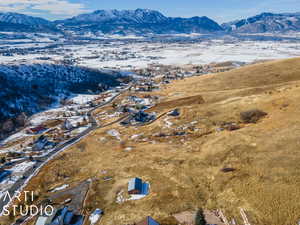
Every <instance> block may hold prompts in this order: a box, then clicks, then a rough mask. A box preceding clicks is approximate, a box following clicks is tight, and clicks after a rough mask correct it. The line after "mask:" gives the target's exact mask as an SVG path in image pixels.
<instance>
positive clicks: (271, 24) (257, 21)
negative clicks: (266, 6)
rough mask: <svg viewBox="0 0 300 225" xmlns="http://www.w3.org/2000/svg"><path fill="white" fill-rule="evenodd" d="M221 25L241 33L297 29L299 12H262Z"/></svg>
mask: <svg viewBox="0 0 300 225" xmlns="http://www.w3.org/2000/svg"><path fill="white" fill-rule="evenodd" d="M222 27H223V28H224V29H225V30H227V31H234V32H241V33H264V32H285V31H299V30H300V13H271V12H263V13H261V14H258V15H256V16H253V17H249V18H247V19H242V20H237V21H233V22H229V23H224V24H222Z"/></svg>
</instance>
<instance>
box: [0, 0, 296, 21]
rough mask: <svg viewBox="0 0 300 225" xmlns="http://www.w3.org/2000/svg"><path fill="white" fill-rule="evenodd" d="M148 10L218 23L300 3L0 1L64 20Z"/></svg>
mask: <svg viewBox="0 0 300 225" xmlns="http://www.w3.org/2000/svg"><path fill="white" fill-rule="evenodd" d="M136 8H148V9H155V10H159V11H161V12H162V13H163V14H165V15H166V16H181V17H192V16H208V17H210V18H212V19H214V20H216V21H217V22H219V23H221V22H227V21H231V20H234V19H240V18H245V17H249V16H253V15H256V14H258V13H261V12H300V0H109V1H108V0H105V1H104V0H0V11H13V12H19V13H26V14H30V15H33V16H40V17H44V18H47V19H51V20H54V19H63V18H67V17H71V16H74V15H77V14H80V13H87V12H91V11H94V10H97V9H136Z"/></svg>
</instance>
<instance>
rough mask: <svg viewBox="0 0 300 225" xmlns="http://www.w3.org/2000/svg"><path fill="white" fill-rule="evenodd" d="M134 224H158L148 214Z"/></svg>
mask: <svg viewBox="0 0 300 225" xmlns="http://www.w3.org/2000/svg"><path fill="white" fill-rule="evenodd" d="M135 225H160V224H159V223H158V222H157V221H155V220H154V219H152V218H151V217H150V216H147V217H146V218H145V219H144V220H142V221H141V222H139V223H136V224H135Z"/></svg>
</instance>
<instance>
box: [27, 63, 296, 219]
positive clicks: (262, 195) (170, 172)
mask: <svg viewBox="0 0 300 225" xmlns="http://www.w3.org/2000/svg"><path fill="white" fill-rule="evenodd" d="M153 95H160V96H161V97H162V100H161V103H160V104H158V105H157V106H156V107H154V108H153V111H156V112H157V113H158V114H162V113H164V112H166V111H169V110H172V109H174V108H179V109H180V113H181V114H180V116H179V117H170V116H167V115H165V116H162V117H161V118H160V119H159V120H157V121H155V122H154V123H152V124H150V125H147V126H141V127H129V128H125V127H122V126H120V125H119V124H117V125H113V126H111V127H106V128H104V129H99V130H97V131H95V132H94V133H93V134H92V135H90V136H89V137H87V138H85V139H84V140H82V142H84V143H86V147H85V149H84V150H82V149H81V150H80V148H79V147H78V146H79V145H80V144H81V143H78V144H77V145H75V146H74V147H72V148H71V149H69V150H67V151H66V152H64V153H63V154H61V156H59V157H58V158H57V159H56V160H54V161H52V162H51V163H49V164H48V165H47V166H46V167H45V168H44V169H43V170H42V172H41V173H40V174H39V175H38V176H37V177H35V178H34V179H33V182H31V184H30V186H31V187H32V188H33V187H34V188H33V189H36V187H38V189H39V191H40V196H44V195H47V193H46V190H47V188H48V187H53V186H55V185H60V184H64V183H73V182H78V181H81V180H84V179H87V178H94V184H93V187H92V190H91V191H90V192H89V197H88V201H87V205H86V209H87V210H91V209H94V208H96V207H97V208H102V209H104V211H105V215H104V217H103V219H102V220H101V222H100V223H99V224H105V225H122V224H126V223H133V222H136V221H140V220H141V219H143V217H145V216H148V215H149V216H152V217H153V218H155V219H157V220H158V221H159V222H161V223H162V224H165V225H167V224H169V225H171V224H173V223H172V222H166V221H172V220H171V219H170V218H171V215H172V214H174V213H178V212H182V211H187V210H194V209H196V208H200V207H202V208H205V209H223V212H225V215H226V216H227V217H228V219H229V218H235V220H236V221H237V223H238V224H242V219H241V216H240V213H239V207H242V208H243V209H244V210H245V211H246V214H247V216H248V219H249V221H250V223H251V225H255V224H257V225H292V224H296V223H297V222H298V221H299V220H300V204H299V202H300V189H299V187H300V163H299V162H300V138H299V137H300V116H299V115H300V104H299V102H300V59H299V58H297V59H289V60H283V61H273V62H266V63H261V64H256V65H250V66H246V67H243V68H240V69H237V70H234V71H230V72H224V73H219V74H212V75H205V76H198V77H192V78H189V79H185V80H180V81H174V82H172V83H171V84H170V85H167V86H165V87H164V88H162V90H161V91H159V92H156V93H153ZM202 98H203V99H204V101H202ZM252 109H259V110H261V111H263V112H266V113H267V115H266V116H264V117H261V118H259V120H258V121H257V122H256V120H254V122H256V123H244V122H243V120H242V118H240V114H241V113H242V112H245V111H247V110H252ZM249 121H251V120H249ZM168 122H171V123H168ZM110 129H116V130H118V131H119V132H120V134H121V139H122V142H120V141H119V140H117V139H116V138H114V137H111V136H109V135H108V134H107V131H108V130H110ZM178 131H183V132H184V135H178V133H176V132H178ZM136 134H140V137H138V138H137V139H132V135H136ZM157 134H164V135H157ZM101 138H102V139H101ZM126 147H132V150H131V151H125V149H126ZM103 170H105V171H108V172H107V174H106V175H103V174H102V173H101V172H100V171H103ZM63 175H66V176H67V177H68V179H66V178H65V177H66V176H63ZM108 175H109V176H112V177H113V180H112V181H104V180H103V176H108ZM136 176H137V177H141V178H143V179H144V180H146V181H149V182H150V184H151V194H150V195H149V196H147V197H146V198H144V199H141V200H138V201H128V202H125V203H122V204H118V203H116V193H118V192H119V191H120V190H122V189H123V190H126V183H127V181H128V179H129V178H132V177H136ZM30 186H29V187H28V188H27V190H28V189H29V188H30Z"/></svg>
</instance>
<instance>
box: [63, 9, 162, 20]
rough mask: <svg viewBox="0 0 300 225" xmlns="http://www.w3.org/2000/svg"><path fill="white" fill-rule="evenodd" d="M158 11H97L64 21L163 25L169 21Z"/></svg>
mask: <svg viewBox="0 0 300 225" xmlns="http://www.w3.org/2000/svg"><path fill="white" fill-rule="evenodd" d="M167 20H168V18H167V17H165V16H164V15H163V14H161V13H160V12H158V11H154V10H149V9H136V10H97V11H95V12H93V13H90V14H81V15H79V16H75V17H73V18H71V19H68V20H65V21H63V22H64V23H68V22H69V23H80V22H82V23H91V22H96V23H103V22H108V21H114V22H119V23H161V22H163V21H167Z"/></svg>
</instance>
